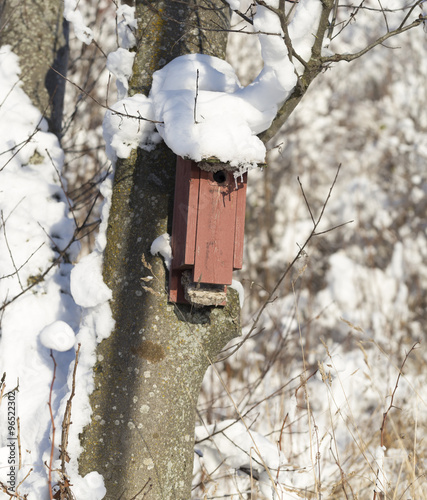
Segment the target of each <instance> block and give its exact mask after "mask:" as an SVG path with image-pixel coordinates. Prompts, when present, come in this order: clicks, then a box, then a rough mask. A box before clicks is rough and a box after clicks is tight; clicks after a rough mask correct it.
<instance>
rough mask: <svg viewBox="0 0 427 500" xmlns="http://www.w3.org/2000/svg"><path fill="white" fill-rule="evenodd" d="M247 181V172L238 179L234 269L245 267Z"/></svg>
mask: <svg viewBox="0 0 427 500" xmlns="http://www.w3.org/2000/svg"><path fill="white" fill-rule="evenodd" d="M247 181H248V174H247V172H246V173H245V174H243V179H241V178H240V177H239V178H238V179H237V206H236V228H235V233H234V263H233V267H234V269H242V267H243V244H244V240H245V212H246V186H247Z"/></svg>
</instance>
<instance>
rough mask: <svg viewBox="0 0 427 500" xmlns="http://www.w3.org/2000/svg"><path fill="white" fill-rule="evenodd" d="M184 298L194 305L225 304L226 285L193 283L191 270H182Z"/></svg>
mask: <svg viewBox="0 0 427 500" xmlns="http://www.w3.org/2000/svg"><path fill="white" fill-rule="evenodd" d="M181 283H182V286H183V287H184V296H185V300H187V302H189V303H190V304H193V305H194V306H196V307H202V306H225V304H226V302H227V287H226V286H225V285H215V284H211V283H194V282H193V281H192V272H191V271H184V272H183V273H182V277H181Z"/></svg>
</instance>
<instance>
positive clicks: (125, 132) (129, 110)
mask: <svg viewBox="0 0 427 500" xmlns="http://www.w3.org/2000/svg"><path fill="white" fill-rule="evenodd" d="M111 110H112V111H107V113H106V114H105V118H104V122H103V134H104V140H105V144H106V151H107V155H108V158H109V159H110V160H111V161H112V162H114V161H115V160H116V159H117V158H127V157H128V156H129V155H130V153H131V151H132V150H133V149H136V148H141V149H145V150H146V151H152V150H153V149H154V148H155V145H156V144H158V143H159V142H160V140H161V139H160V136H159V134H158V133H157V132H156V130H155V126H154V123H153V122H152V120H154V111H153V108H152V105H151V101H150V100H149V99H147V98H146V97H145V96H144V95H142V94H136V95H134V96H133V97H126V98H125V99H122V100H121V101H119V102H117V103H116V104H114V105H113V106H111ZM144 118H145V119H144ZM147 120H148V121H147ZM150 120H151V121H150Z"/></svg>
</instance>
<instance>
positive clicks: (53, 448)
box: [47, 349, 56, 500]
mask: <svg viewBox="0 0 427 500" xmlns="http://www.w3.org/2000/svg"><path fill="white" fill-rule="evenodd" d="M50 357H51V358H52V361H53V376H52V382H51V384H50V391H49V402H48V406H49V413H50V421H51V423H52V437H51V446H50V459H49V472H48V480H47V484H48V487H49V499H50V500H53V491H52V466H53V453H54V451H55V419H54V418H53V411H52V393H53V384H54V383H55V378H56V361H55V358H54V356H53V352H52V349H51V350H50Z"/></svg>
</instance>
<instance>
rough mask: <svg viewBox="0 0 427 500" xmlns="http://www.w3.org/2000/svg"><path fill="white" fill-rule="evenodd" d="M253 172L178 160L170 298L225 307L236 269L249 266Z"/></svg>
mask: <svg viewBox="0 0 427 500" xmlns="http://www.w3.org/2000/svg"><path fill="white" fill-rule="evenodd" d="M246 182H247V174H244V175H243V176H242V178H238V179H237V180H236V179H235V177H234V175H233V172H232V171H231V169H230V166H229V165H228V164H223V163H209V162H201V163H195V162H193V161H191V160H184V159H183V158H180V157H178V159H177V169H176V183H175V201H174V210H173V221H172V238H171V246H172V265H171V270H170V279H169V300H170V301H171V302H181V303H186V302H189V303H192V304H194V305H198V306H203V305H225V298H226V291H227V285H231V280H232V275H233V270H235V269H241V268H242V264H243V238H244V229H245V205H246Z"/></svg>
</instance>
